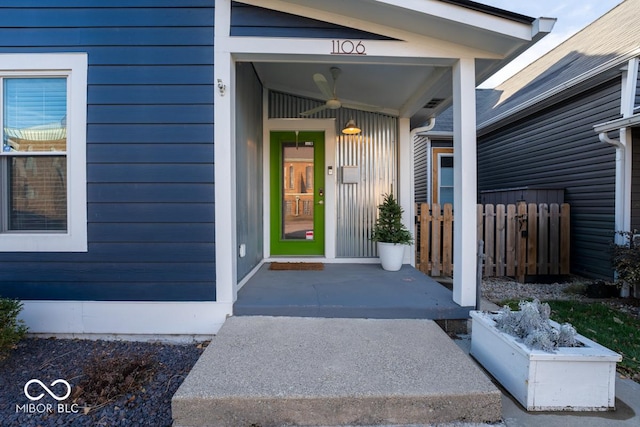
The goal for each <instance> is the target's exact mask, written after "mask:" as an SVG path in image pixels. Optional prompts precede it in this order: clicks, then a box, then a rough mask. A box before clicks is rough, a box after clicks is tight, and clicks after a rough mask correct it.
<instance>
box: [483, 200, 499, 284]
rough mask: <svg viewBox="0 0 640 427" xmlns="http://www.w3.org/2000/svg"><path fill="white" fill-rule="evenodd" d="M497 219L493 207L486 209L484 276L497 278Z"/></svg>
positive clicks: (486, 206)
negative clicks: (495, 252) (495, 264)
mask: <svg viewBox="0 0 640 427" xmlns="http://www.w3.org/2000/svg"><path fill="white" fill-rule="evenodd" d="M495 219H496V216H495V214H494V212H493V205H485V207H484V242H483V244H484V275H485V276H487V277H491V276H495V273H494V269H493V266H494V255H493V251H494V242H495V233H494V231H495V228H496V227H495Z"/></svg>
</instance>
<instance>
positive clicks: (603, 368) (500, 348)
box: [470, 311, 622, 411]
mask: <svg viewBox="0 0 640 427" xmlns="http://www.w3.org/2000/svg"><path fill="white" fill-rule="evenodd" d="M470 314H471V318H472V322H473V323H472V326H471V328H472V329H471V355H472V356H473V357H475V358H476V360H478V362H480V364H482V366H484V368H485V369H486V370H487V371H489V372H490V373H491V375H493V376H494V377H495V378H496V379H497V380H498V382H500V384H502V386H503V387H504V388H506V389H507V390H508V391H509V393H511V394H512V395H513V397H515V398H516V400H517V401H518V402H520V404H522V406H524V407H525V408H526V409H527V410H528V411H608V410H613V409H615V376H616V363H617V362H619V361H621V360H622V356H620V355H619V354H618V353H615V352H613V351H611V350H609V349H608V348H606V347H603V346H601V345H599V344H597V343H595V342H593V341H591V340H590V339H588V338H585V337H584V336H582V335H578V336H577V337H576V338H577V340H578V341H579V342H581V343H582V344H583V345H584V346H583V347H562V348H559V349H558V350H557V351H556V352H555V353H549V352H546V351H542V350H532V349H530V348H528V347H527V346H526V345H524V344H523V343H522V342H519V340H518V339H517V338H515V337H513V336H511V335H508V334H506V333H503V332H500V331H499V330H498V329H496V327H495V321H494V320H493V319H492V318H491V316H490V315H489V314H488V313H483V312H480V311H472V312H471V313H470ZM552 324H553V325H555V326H558V324H557V323H555V322H552Z"/></svg>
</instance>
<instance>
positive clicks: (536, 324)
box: [494, 299, 579, 352]
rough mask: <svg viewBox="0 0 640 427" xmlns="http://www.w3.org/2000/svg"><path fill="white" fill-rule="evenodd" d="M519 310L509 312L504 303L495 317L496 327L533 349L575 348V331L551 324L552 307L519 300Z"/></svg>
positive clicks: (569, 326)
mask: <svg viewBox="0 0 640 427" xmlns="http://www.w3.org/2000/svg"><path fill="white" fill-rule="evenodd" d="M518 306H519V308H520V310H519V311H511V309H510V308H509V307H508V306H505V307H503V308H501V309H500V311H498V313H497V314H496V315H495V317H494V320H495V322H496V327H497V328H498V329H499V330H500V331H502V332H505V333H507V334H509V335H512V336H514V337H517V338H520V339H521V340H522V341H523V342H524V343H525V345H527V346H528V347H530V348H532V349H538V350H543V351H548V352H553V351H555V350H557V349H558V347H576V346H578V345H579V344H578V342H577V341H576V330H575V328H574V327H573V326H571V325H570V324H568V323H565V324H562V325H560V328H557V329H556V328H554V327H553V326H551V322H550V321H549V316H550V314H551V307H549V304H547V303H544V304H543V303H541V302H540V301H539V300H537V299H535V300H533V301H520V303H519V304H518Z"/></svg>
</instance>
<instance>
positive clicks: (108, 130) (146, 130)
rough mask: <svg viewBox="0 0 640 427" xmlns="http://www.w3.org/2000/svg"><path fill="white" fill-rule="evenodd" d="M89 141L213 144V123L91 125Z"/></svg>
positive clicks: (97, 142)
mask: <svg viewBox="0 0 640 427" xmlns="http://www.w3.org/2000/svg"><path fill="white" fill-rule="evenodd" d="M87 140H88V141H90V142H91V143H94V144H100V143H108V144H111V143H136V144H141V143H150V144H158V143H173V142H176V141H180V142H181V143H196V144H197V143H203V144H205V143H211V141H213V123H210V124H190V125H189V126H185V125H181V124H180V125H176V124H156V125H139V124H138V125H129V124H115V123H114V124H109V125H99V124H91V125H89V126H88V128H87Z"/></svg>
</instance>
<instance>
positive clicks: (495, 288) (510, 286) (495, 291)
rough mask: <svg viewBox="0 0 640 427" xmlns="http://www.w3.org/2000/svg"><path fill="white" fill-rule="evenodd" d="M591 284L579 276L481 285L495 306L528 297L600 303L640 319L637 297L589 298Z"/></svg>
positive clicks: (491, 281) (490, 281)
mask: <svg viewBox="0 0 640 427" xmlns="http://www.w3.org/2000/svg"><path fill="white" fill-rule="evenodd" d="M590 284H591V282H590V281H589V280H587V279H582V278H578V277H573V278H571V279H570V280H567V281H564V282H555V283H518V282H516V281H513V280H510V279H507V278H485V279H484V280H483V282H482V297H483V298H485V299H487V300H489V301H491V302H494V303H496V304H499V303H500V302H501V301H504V300H507V299H515V300H518V299H525V298H538V299H539V300H541V301H544V300H576V301H600V302H603V303H605V304H607V305H609V306H610V307H612V308H614V309H616V310H619V311H622V312H624V313H627V314H629V315H631V316H635V317H636V318H638V319H640V300H638V299H637V298H602V299H594V298H588V297H587V296H586V295H585V294H584V292H585V291H586V288H587V287H588V286H589V285H590Z"/></svg>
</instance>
